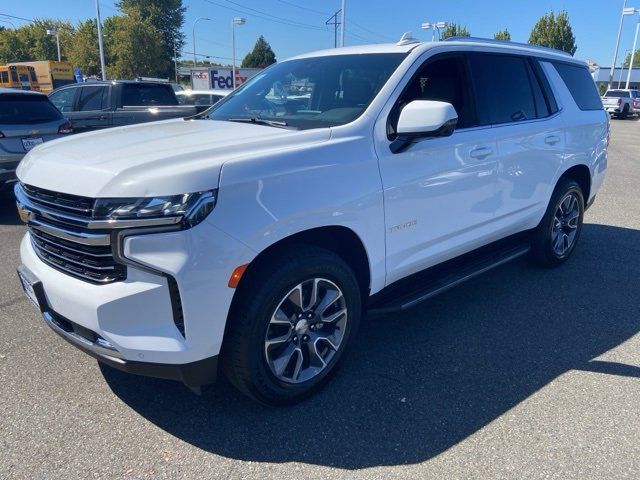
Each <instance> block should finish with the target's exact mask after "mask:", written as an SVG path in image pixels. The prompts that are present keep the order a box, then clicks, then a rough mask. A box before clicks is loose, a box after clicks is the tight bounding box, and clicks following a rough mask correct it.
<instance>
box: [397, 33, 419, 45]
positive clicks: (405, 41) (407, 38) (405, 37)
mask: <svg viewBox="0 0 640 480" xmlns="http://www.w3.org/2000/svg"><path fill="white" fill-rule="evenodd" d="M412 43H420V40H418V39H417V38H415V37H414V36H413V34H412V33H411V32H404V33H403V34H402V37H401V38H400V41H399V42H398V43H396V45H398V46H399V47H400V46H402V45H410V44H412Z"/></svg>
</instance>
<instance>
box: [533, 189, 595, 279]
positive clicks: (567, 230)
mask: <svg viewBox="0 0 640 480" xmlns="http://www.w3.org/2000/svg"><path fill="white" fill-rule="evenodd" d="M583 217H584V197H583V194H582V190H581V189H580V186H579V185H578V183H577V182H576V181H575V180H573V179H562V180H561V181H560V182H559V183H558V185H557V186H556V189H555V190H554V192H553V195H552V196H551V201H550V202H549V206H548V207H547V211H546V213H545V215H544V217H543V218H542V221H541V222H540V224H539V225H538V226H537V227H536V229H535V230H534V232H533V235H532V241H531V259H532V260H533V261H534V262H535V263H537V264H538V265H541V266H544V267H554V266H557V265H560V264H561V263H563V262H564V261H566V260H567V259H568V258H569V256H570V255H571V254H572V253H573V250H574V249H575V247H576V244H577V242H578V238H579V237H580V232H581V231H582V220H583Z"/></svg>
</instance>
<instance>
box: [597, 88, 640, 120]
mask: <svg viewBox="0 0 640 480" xmlns="http://www.w3.org/2000/svg"><path fill="white" fill-rule="evenodd" d="M602 105H603V106H604V109H605V110H606V111H607V112H608V113H610V114H611V116H616V117H620V118H627V117H628V116H629V115H638V114H639V113H640V92H638V90H630V89H623V88H618V89H613V90H607V91H606V93H605V94H604V96H603V97H602Z"/></svg>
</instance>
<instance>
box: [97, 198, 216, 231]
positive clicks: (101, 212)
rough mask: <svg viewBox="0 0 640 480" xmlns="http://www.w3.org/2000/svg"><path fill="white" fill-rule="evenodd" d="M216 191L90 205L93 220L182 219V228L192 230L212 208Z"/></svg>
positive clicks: (115, 199)
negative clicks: (92, 206) (91, 206)
mask: <svg viewBox="0 0 640 480" xmlns="http://www.w3.org/2000/svg"><path fill="white" fill-rule="evenodd" d="M217 194H218V190H217V189H216V190H209V191H206V192H196V193H186V194H183V195H171V196H166V197H142V198H99V199H97V200H96V203H95V205H94V210H93V212H94V218H96V219H97V220H134V219H150V218H162V217H182V222H183V224H184V226H185V227H187V228H189V227H193V226H194V225H197V224H198V223H200V222H201V221H202V220H204V219H205V218H206V216H207V215H209V213H211V211H212V210H213V207H215V204H216V200H217V197H218V195H217Z"/></svg>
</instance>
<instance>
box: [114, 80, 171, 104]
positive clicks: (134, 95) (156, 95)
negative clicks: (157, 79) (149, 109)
mask: <svg viewBox="0 0 640 480" xmlns="http://www.w3.org/2000/svg"><path fill="white" fill-rule="evenodd" d="M122 88H123V90H122V105H123V106H139V107H142V106H155V105H178V100H177V99H176V95H175V93H173V88H171V85H168V84H167V85H153V84H148V83H140V84H137V83H125V84H124V85H123V87H122Z"/></svg>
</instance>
